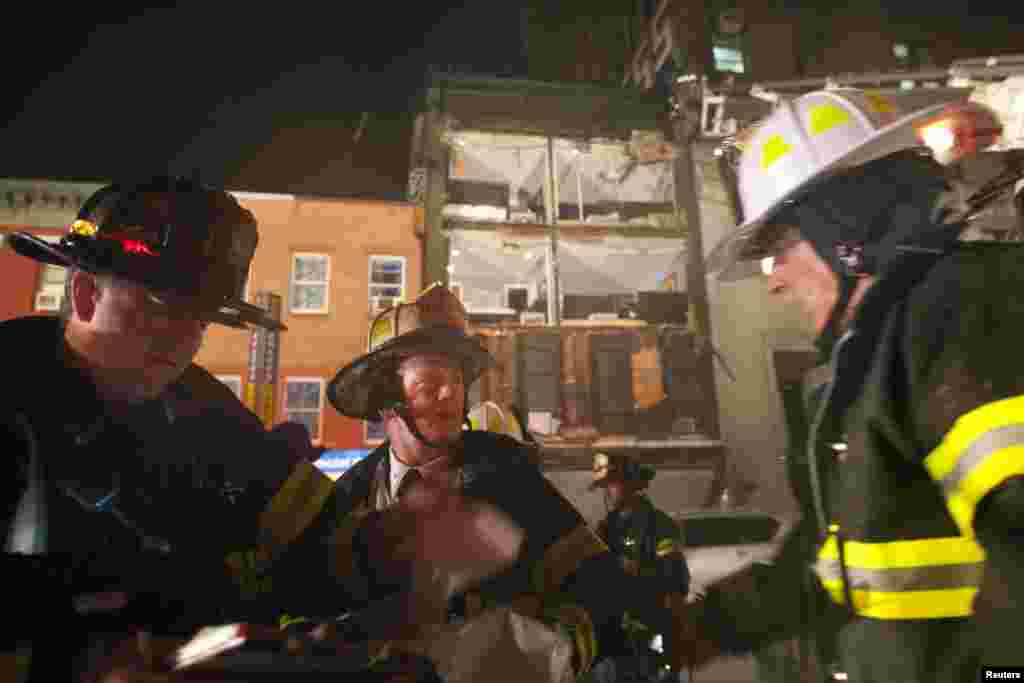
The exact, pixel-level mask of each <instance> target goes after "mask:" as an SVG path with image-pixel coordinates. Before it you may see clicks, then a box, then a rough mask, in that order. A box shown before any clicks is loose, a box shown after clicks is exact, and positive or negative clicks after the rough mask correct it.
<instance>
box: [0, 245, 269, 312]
mask: <svg viewBox="0 0 1024 683" xmlns="http://www.w3.org/2000/svg"><path fill="white" fill-rule="evenodd" d="M7 239H8V243H9V244H10V245H11V248H12V249H13V250H14V251H15V252H16V253H18V254H20V255H21V256H24V257H26V258H30V259H32V260H34V261H38V262H40V263H45V264H47V265H51V266H63V267H65V268H79V269H81V270H84V271H86V272H90V273H96V272H97V271H96V268H95V267H94V266H93V265H92V264H90V263H89V262H88V261H87V260H84V259H81V258H79V257H78V256H76V254H75V253H74V252H73V251H72V250H70V249H67V248H66V247H64V246H63V245H62V244H61V243H59V242H58V243H51V242H47V241H46V240H43V239H40V238H39V237H36V236H35V235H31V234H29V233H25V232H15V233H12V234H11V235H10V236H9V237H8V238H7ZM114 275H117V273H114ZM140 284H142V285H146V284H147V283H145V282H141V283H140ZM156 294H157V296H156V297H155V298H157V300H160V296H159V293H156ZM196 317H198V318H201V319H203V320H205V321H207V322H211V323H218V324H221V325H227V326H228V327H235V328H240V329H247V328H248V327H249V326H250V325H255V326H257V327H265V328H267V329H270V330H275V331H283V330H287V329H288V328H287V327H285V326H284V325H283V324H281V323H280V322H279V321H277V320H274V319H273V318H271V317H270V316H269V315H268V314H267V311H266V310H264V309H262V308H260V307H259V306H254V305H252V304H250V303H246V302H245V301H242V300H240V299H227V300H224V301H218V302H214V303H210V304H203V305H198V306H197V307H196Z"/></svg>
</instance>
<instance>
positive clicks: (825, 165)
mask: <svg viewBox="0 0 1024 683" xmlns="http://www.w3.org/2000/svg"><path fill="white" fill-rule="evenodd" d="M986 124H987V128H988V129H989V130H990V129H991V128H993V127H994V124H995V121H994V116H993V115H992V114H991V113H990V112H986V111H985V110H984V109H983V108H980V107H974V106H968V105H964V104H958V105H955V106H941V105H937V106H936V107H933V108H930V109H927V110H922V111H918V112H914V113H905V112H902V111H901V110H900V108H899V107H898V106H897V105H896V104H895V103H894V102H893V101H891V100H889V99H887V98H886V97H883V96H880V95H878V94H875V93H865V92H861V91H856V90H829V91H822V92H814V93H809V94H806V95H803V96H801V97H799V98H796V99H795V100H792V101H787V102H783V103H781V104H780V106H779V107H778V108H777V109H776V110H775V112H774V113H773V114H771V115H770V116H769V117H768V118H767V119H766V120H765V121H764V122H763V123H762V124H761V125H760V126H759V127H758V128H757V130H756V131H755V133H754V134H753V136H752V137H751V138H750V139H749V140H748V141H747V145H746V149H745V150H744V152H743V154H742V156H741V157H740V160H739V173H738V178H739V195H740V198H741V200H742V209H743V214H744V221H745V222H744V223H743V224H742V225H741V226H740V227H739V228H738V229H737V230H736V231H735V232H734V233H733V234H731V235H729V236H727V238H726V239H725V240H723V242H722V243H720V244H719V245H718V246H717V247H716V248H715V250H714V251H713V252H712V255H711V257H710V261H711V262H710V263H709V270H711V271H717V270H722V271H723V272H729V270H730V266H731V265H733V264H734V263H735V262H736V261H738V260H746V259H765V260H764V261H762V266H763V269H764V272H765V273H767V279H766V282H767V285H768V287H769V289H770V291H771V292H772V293H774V294H784V295H787V296H791V297H792V298H794V299H795V300H796V301H797V302H798V303H800V304H801V305H802V307H803V308H804V310H805V312H806V313H807V314H808V318H809V319H810V321H813V327H814V331H815V333H816V335H817V337H818V345H819V348H820V349H821V351H822V352H823V354H824V355H825V356H826V357H828V358H829V361H830V366H831V368H832V370H833V377H832V378H831V381H830V382H829V384H828V388H827V390H826V391H825V393H824V395H823V397H822V399H821V405H820V408H819V410H818V412H817V414H816V416H815V418H814V421H813V426H812V431H811V434H810V437H809V440H808V448H807V452H806V462H805V463H804V464H803V466H804V468H805V469H806V472H807V475H808V476H807V477H806V478H805V479H804V480H802V481H800V482H794V486H795V488H796V489H797V494H798V496H801V497H804V498H805V499H807V498H809V499H810V503H809V507H810V508H811V509H812V510H813V515H811V516H810V517H809V518H808V517H805V518H804V519H803V520H802V523H801V524H800V525H799V526H798V529H797V531H796V533H795V534H794V535H793V536H791V537H790V538H788V539H787V541H786V543H785V544H784V546H783V549H782V551H781V554H780V555H779V557H778V558H776V561H775V563H774V564H772V565H756V566H754V567H752V568H749V569H746V570H743V571H741V572H738V573H737V574H735V575H733V576H731V577H727V578H726V579H723V580H722V581H720V582H718V583H717V584H716V585H714V586H712V587H711V588H710V589H709V590H708V592H707V595H706V597H705V598H704V599H703V600H701V601H699V602H698V603H697V604H696V605H693V606H683V605H676V611H675V613H676V617H677V618H678V619H680V620H681V621H683V622H685V621H687V620H689V626H688V627H683V628H681V629H680V631H679V632H678V634H677V635H682V634H683V633H685V632H686V631H687V629H689V632H690V636H689V638H684V640H685V641H686V642H688V644H689V647H690V656H691V661H692V662H693V663H695V664H697V665H700V664H703V663H704V662H706V661H708V660H709V659H710V658H712V657H714V656H717V655H719V654H729V653H741V652H749V651H752V650H755V649H757V648H759V647H760V646H762V645H764V644H766V643H769V642H774V641H778V640H780V639H785V638H790V637H792V636H793V635H796V634H799V633H806V632H808V631H809V630H812V629H816V628H820V629H821V630H822V632H824V633H828V632H830V630H831V628H832V626H834V627H835V628H838V629H839V632H838V646H837V647H838V650H839V653H840V658H841V660H842V661H841V664H842V667H843V669H844V670H845V672H846V674H847V679H848V680H850V681H853V682H856V683H877V682H880V681H910V682H918V681H920V682H922V683H923V682H924V681H929V682H931V681H944V682H948V683H954V682H957V683H961V682H963V681H969V680H980V678H979V675H980V674H979V669H980V668H981V667H983V666H1007V665H1021V664H1022V663H1024V652H1022V650H1021V648H1020V646H1019V637H1018V636H1017V635H1016V634H1017V633H1018V630H1017V629H1019V624H1020V623H1021V620H1022V618H1024V611H1022V609H1024V607H1022V606H1024V544H1022V543H1021V539H1022V538H1024V476H1022V475H1024V457H1022V455H1021V453H1022V452H1024V436H1022V434H1024V430H1022V427H1021V425H1022V424H1024V407H1022V401H1024V399H1022V398H1020V397H1021V395H1022V394H1024V355H1022V354H1021V353H1020V338H1021V325H1022V322H1021V321H1022V320H1024V318H1022V315H1024V247H1022V246H1021V245H1011V244H1001V243H993V242H979V243H965V242H960V241H959V236H960V233H961V232H962V230H963V228H964V220H963V218H964V214H963V213H962V212H960V211H959V210H958V209H957V208H956V206H955V205H954V204H951V203H950V199H949V197H950V192H949V190H950V186H949V183H948V182H947V180H946V175H945V169H944V168H943V167H942V166H941V165H939V164H938V163H937V162H936V161H935V159H934V158H933V157H932V156H931V155H930V154H929V153H927V152H926V151H923V150H922V147H923V145H922V143H923V142H924V141H925V140H927V139H929V138H931V139H932V140H933V141H934V140H936V139H938V140H940V141H944V142H945V143H946V144H947V145H949V146H952V145H953V144H956V143H957V142H958V141H959V142H965V141H967V142H970V141H971V140H973V139H977V138H978V137H979V136H983V135H984V133H985V132H986ZM937 126H945V127H948V128H947V131H946V133H945V134H944V135H942V136H941V137H940V136H937V135H935V133H936V131H937V130H938V129H937V128H936V127H937ZM943 151H944V152H946V153H948V152H949V150H948V149H945V150H943ZM825 452H827V454H828V455H827V456H825V457H823V453H825ZM815 553H816V554H817V560H816V561H815V557H814V554H815ZM812 567H813V570H814V575H813V576H812V578H810V581H811V582H812V583H811V585H812V586H813V589H814V591H815V592H816V594H818V595H820V596H822V597H823V599H822V602H821V604H823V605H825V606H827V607H828V609H826V610H819V611H818V612H817V615H818V620H814V621H812V622H810V623H803V622H801V620H800V619H799V618H798V615H799V614H801V613H803V612H806V610H801V609H797V608H796V607H797V606H798V605H800V604H801V603H802V601H804V600H806V595H805V593H804V592H803V591H802V590H801V585H802V584H804V582H805V579H807V578H808V575H809V573H810V571H811V570H812ZM823 623H828V624H831V626H827V627H822V624H823ZM682 650H683V646H682V644H680V648H679V651H682Z"/></svg>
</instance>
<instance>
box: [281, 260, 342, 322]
mask: <svg viewBox="0 0 1024 683" xmlns="http://www.w3.org/2000/svg"><path fill="white" fill-rule="evenodd" d="M302 257H316V258H323V259H325V260H326V261H327V268H326V270H325V272H324V277H325V278H326V279H325V280H324V281H323V282H320V281H316V282H312V281H310V282H296V281H295V259H297V258H302ZM288 270H289V275H288V310H289V312H290V313H291V314H292V315H324V314H325V313H327V312H328V311H329V310H330V308H331V255H330V254H326V253H324V252H316V251H294V252H292V255H291V264H290V267H289V269H288ZM297 284H298V285H303V284H308V285H319V284H323V285H324V305H323V307H322V308H317V309H310V308H299V309H297V308H295V301H294V292H295V285H297Z"/></svg>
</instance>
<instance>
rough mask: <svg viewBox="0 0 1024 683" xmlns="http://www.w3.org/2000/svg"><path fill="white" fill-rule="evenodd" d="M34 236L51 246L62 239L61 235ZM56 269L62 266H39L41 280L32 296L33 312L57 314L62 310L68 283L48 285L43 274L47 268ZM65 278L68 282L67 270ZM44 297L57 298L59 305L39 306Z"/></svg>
mask: <svg viewBox="0 0 1024 683" xmlns="http://www.w3.org/2000/svg"><path fill="white" fill-rule="evenodd" d="M33 236H34V237H38V238H39V239H41V240H43V241H44V242H49V243H50V244H56V243H57V242H59V241H60V238H61V236H60V235H38V234H37V235H33ZM54 267H60V266H51V265H49V264H46V263H40V264H39V280H38V281H37V282H36V288H35V292H34V293H33V295H32V310H33V312H40V313H56V312H57V311H59V310H60V306H61V303H62V302H63V300H64V290H65V288H66V282H61V283H60V285H47V284H46V283H44V282H43V274H44V273H45V272H46V269H47V268H54ZM64 277H65V280H66V278H67V270H66V269H65V271H64ZM44 295H49V296H55V297H56V300H57V303H56V304H54V305H52V306H50V305H45V306H40V305H39V304H40V298H41V297H43V296H44Z"/></svg>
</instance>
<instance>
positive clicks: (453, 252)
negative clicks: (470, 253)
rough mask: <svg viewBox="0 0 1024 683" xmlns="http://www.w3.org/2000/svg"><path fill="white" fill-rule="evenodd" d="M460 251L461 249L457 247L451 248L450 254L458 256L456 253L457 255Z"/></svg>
mask: <svg viewBox="0 0 1024 683" xmlns="http://www.w3.org/2000/svg"><path fill="white" fill-rule="evenodd" d="M461 253H462V252H461V251H459V250H458V249H452V256H458V255H459V254H461Z"/></svg>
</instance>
